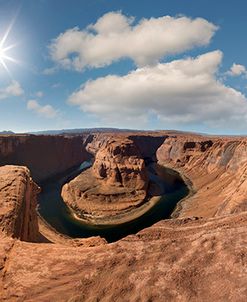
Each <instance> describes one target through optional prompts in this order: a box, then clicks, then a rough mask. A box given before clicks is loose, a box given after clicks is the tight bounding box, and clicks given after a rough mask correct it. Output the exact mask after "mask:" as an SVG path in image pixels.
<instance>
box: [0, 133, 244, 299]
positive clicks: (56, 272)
mask: <svg viewBox="0 0 247 302" xmlns="http://www.w3.org/2000/svg"><path fill="white" fill-rule="evenodd" d="M113 136H116V135H115V134H114V135H113V134H112V135H109V134H108V135H106V134H97V133H96V134H85V135H80V136H71V137H68V136H57V137H47V136H45V137H44V136H40V137H39V136H37V137H33V136H27V137H26V136H11V137H6V136H5V137H4V138H0V162H1V164H2V167H0V184H1V185H0V206H1V207H0V211H1V212H0V213H1V216H0V217H1V218H0V238H1V240H0V263H1V271H0V274H1V279H0V287H1V290H0V295H1V296H0V300H1V301H42V302H43V301H246V298H247V288H246V283H247V273H246V263H247V233H246V227H247V211H246V210H247V204H246V200H247V192H246V190H247V189H246V188H247V186H246V178H247V170H246V169H247V157H246V155H247V154H246V153H247V139H246V138H241V137H224V138H220V137H215V136H212V137H210V136H202V135H196V134H190V133H179V132H174V131H173V132H172V131H170V132H168V131H166V132H165V131H164V132H163V131H162V132H156V133H151V132H150V133H124V134H121V135H117V140H116V142H113V141H112V139H113ZM39 139H40V141H39ZM75 141H76V143H75V144H74V143H73V142H75ZM41 142H42V146H43V148H44V150H45V149H46V148H48V150H49V152H48V153H47V154H44V155H47V156H50V160H51V161H52V160H53V159H54V161H55V162H56V163H55V164H53V165H52V167H49V165H48V164H47V166H46V160H45V158H44V157H43V155H42V154H39V156H37V154H33V153H32V152H35V150H36V148H37V146H40V145H39V144H41ZM65 142H67V143H68V144H69V147H68V148H67V147H66V148H64V149H61V146H63V143H65ZM121 142H125V143H126V146H127V147H126V148H130V150H135V148H136V150H137V149H138V150H139V151H138V152H139V153H138V154H139V155H137V154H136V153H135V152H136V151H135V152H134V151H133V152H134V155H132V154H133V152H132V151H131V152H132V153H131V152H130V157H129V158H130V161H131V162H132V163H133V168H132V167H129V160H128V156H129V154H128V153H124V151H123V150H124V148H125V147H123V146H122V147H121ZM125 143H124V144H125ZM118 144H120V145H119V147H118ZM60 149H61V150H60ZM19 150H20V152H19ZM115 150H117V151H115ZM119 150H120V153H119ZM112 152H113V153H112ZM122 152H123V154H122ZM71 153H72V154H74V156H73V157H72V158H70V157H69V155H70V154H71ZM90 153H91V154H94V156H95V163H94V166H93V168H92V172H91V173H93V174H94V177H95V178H97V179H98V181H99V182H100V183H102V186H103V185H104V186H105V185H106V186H107V187H108V186H110V187H111V186H112V185H113V186H114V187H115V186H116V183H115V180H118V181H117V183H118V185H117V186H116V188H119V187H120V188H121V186H123V188H128V189H129V188H130V189H131V190H132V187H131V184H130V183H131V180H133V183H132V184H134V186H135V188H138V190H140V191H142V190H143V191H144V192H147V191H146V188H147V187H146V185H147V179H146V178H145V169H144V170H143V161H142V160H144V163H145V162H147V161H148V160H151V159H152V160H153V159H155V157H156V158H157V160H158V162H159V163H162V164H163V165H166V166H169V167H172V168H175V169H177V170H179V171H180V173H181V174H183V175H184V179H185V180H186V181H187V183H188V184H190V186H191V188H192V189H193V194H191V195H190V196H189V197H188V198H187V199H186V200H184V201H182V202H181V204H180V206H179V207H178V209H177V211H176V213H175V214H174V217H176V218H174V219H171V220H167V221H165V220H163V221H160V222H159V223H156V224H155V225H153V226H151V227H149V228H146V229H144V230H142V231H141V232H139V233H137V234H135V235H134V234H133V235H130V236H127V237H126V238H123V239H122V240H119V241H118V242H115V243H112V244H107V243H106V242H105V240H103V239H101V238H99V237H94V238H89V239H70V238H66V237H64V236H62V235H59V234H55V233H54V232H52V230H50V229H49V228H47V226H46V225H45V224H44V223H43V222H42V221H40V220H39V219H38V218H37V213H36V211H35V207H36V196H37V194H38V191H39V188H38V186H37V185H36V184H35V183H34V182H33V181H32V179H31V178H30V172H29V170H28V169H27V168H26V167H20V166H13V164H14V165H25V166H27V167H28V168H29V169H30V171H31V175H35V178H34V179H35V181H38V183H39V184H40V186H41V187H42V183H41V182H40V181H41V180H43V179H45V178H47V177H50V176H52V175H54V174H56V172H57V173H60V172H62V170H64V171H65V170H66V169H70V168H72V167H73V166H76V165H77V164H79V163H81V162H82V161H85V160H87V159H89V158H90V157H91V155H90ZM27 154H28V156H27ZM112 154H114V155H112ZM118 154H122V155H123V156H119V157H118ZM132 156H134V158H131V157H132ZM40 162H42V163H43V165H42V173H40V172H39V168H40V165H41V164H40ZM48 162H49V159H48ZM59 162H60V163H61V165H59ZM116 163H117V164H116ZM10 164H12V165H11V166H4V165H10ZM101 164H102V165H101ZM56 167H58V170H57V171H56ZM46 169H47V170H46ZM118 171H119V172H118ZM133 171H137V172H136V173H135V172H133ZM119 174H120V176H121V177H122V178H121V177H120V176H119ZM104 176H105V177H104ZM136 190H137V189H136ZM136 196H138V195H134V197H135V198H136ZM123 203H125V201H124V202H123Z"/></svg>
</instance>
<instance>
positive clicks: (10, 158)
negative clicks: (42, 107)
mask: <svg viewBox="0 0 247 302" xmlns="http://www.w3.org/2000/svg"><path fill="white" fill-rule="evenodd" d="M89 158H91V155H90V154H89V153H88V152H87V151H86V149H85V145H84V137H83V136H80V135H78V136H63V135H59V136H50V135H11V136H0V165H20V166H26V167H28V168H29V169H30V171H31V173H32V177H33V179H34V180H35V181H36V182H42V181H43V180H46V179H47V178H49V177H52V176H54V175H57V174H58V173H62V172H64V171H66V170H68V169H70V168H72V167H75V166H77V165H80V164H81V163H82V162H83V161H85V160H88V159H89Z"/></svg>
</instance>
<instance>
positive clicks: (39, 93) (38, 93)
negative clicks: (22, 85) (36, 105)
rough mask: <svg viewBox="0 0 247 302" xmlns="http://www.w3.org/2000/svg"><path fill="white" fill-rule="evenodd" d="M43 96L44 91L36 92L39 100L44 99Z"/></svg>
mask: <svg viewBox="0 0 247 302" xmlns="http://www.w3.org/2000/svg"><path fill="white" fill-rule="evenodd" d="M43 95H44V93H43V92H42V91H37V92H36V96H37V97H38V98H42V96H43Z"/></svg>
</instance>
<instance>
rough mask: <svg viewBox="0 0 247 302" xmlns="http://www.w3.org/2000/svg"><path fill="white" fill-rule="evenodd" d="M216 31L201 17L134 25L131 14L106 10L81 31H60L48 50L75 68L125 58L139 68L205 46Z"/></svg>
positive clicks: (167, 19)
mask: <svg viewBox="0 0 247 302" xmlns="http://www.w3.org/2000/svg"><path fill="white" fill-rule="evenodd" d="M216 30H217V27H216V26H215V25H214V24H212V23H210V22H208V21H207V20H205V19H202V18H196V19H190V18H187V17H170V16H164V17H160V18H150V19H142V20H140V22H139V23H137V24H134V18H133V17H127V16H125V15H123V14H122V13H121V12H110V13H107V14H105V15H103V16H102V17H101V18H99V19H98V21H97V22H96V23H95V24H91V25H89V26H88V27H87V28H86V29H84V30H80V29H79V28H78V27H75V28H72V29H68V30H67V31H65V32H64V33H61V34H60V35H59V36H58V37H57V38H56V39H54V40H53V41H52V43H51V45H50V52H51V57H52V59H53V60H54V61H55V62H57V63H59V64H60V65H61V66H63V67H65V68H73V69H75V70H78V71H81V70H83V69H84V68H85V67H93V68H98V67H102V66H105V65H109V64H111V63H112V62H114V61H116V60H119V59H121V58H126V57H127V58H130V59H132V60H133V61H134V62H135V64H136V65H137V66H139V67H141V66H145V65H151V64H156V63H157V62H158V61H159V60H160V59H161V58H163V57H164V56H167V55H170V54H177V53H182V52H184V51H186V50H189V49H192V48H194V47H198V46H203V45H207V44H208V43H209V42H210V41H211V38H212V37H213V35H214V33H215V31H216ZM52 71H53V70H52ZM49 72H50V71H49V70H48V71H47V72H46V73H47V74H48V73H49Z"/></svg>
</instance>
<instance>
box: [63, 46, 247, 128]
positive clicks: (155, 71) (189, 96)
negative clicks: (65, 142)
mask: <svg viewBox="0 0 247 302" xmlns="http://www.w3.org/2000/svg"><path fill="white" fill-rule="evenodd" d="M222 56H223V55H222V52H220V51H214V52H209V53H206V54H203V55H201V56H198V57H197V58H187V59H181V60H176V61H172V62H170V63H164V64H158V65H156V66H147V67H144V68H138V69H137V70H135V71H132V72H130V73H129V74H127V75H125V76H116V75H109V76H106V77H102V78H98V79H96V80H92V81H88V82H86V83H85V84H84V85H82V86H81V87H80V89H79V90H78V91H76V92H74V93H73V94H72V95H71V96H70V97H69V99H68V102H69V103H71V104H74V105H77V106H79V107H80V109H81V110H82V111H84V112H88V113H91V114H94V115H96V116H98V117H100V118H101V120H102V121H103V122H105V123H106V124H109V123H111V124H113V125H114V124H115V125H119V123H120V122H122V126H127V127H128V126H129V125H130V124H131V121H132V124H131V125H133V124H134V123H136V125H137V126H138V125H139V124H138V123H139V122H145V121H148V118H149V116H152V118H156V119H157V120H159V121H161V122H163V124H162V125H164V127H169V126H177V125H190V124H193V123H197V124H201V125H202V124H204V125H207V126H210V125H213V126H215V125H218V126H222V125H223V126H229V127H231V126H233V127H235V128H236V127H237V126H238V125H241V124H242V125H244V126H245V127H246V117H247V103H246V102H247V100H246V98H245V96H244V95H243V94H241V93H240V92H238V91H236V90H234V89H232V88H230V87H227V86H225V85H224V84H223V83H222V82H220V81H219V80H217V71H218V68H219V65H220V64H221V61H222Z"/></svg>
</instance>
